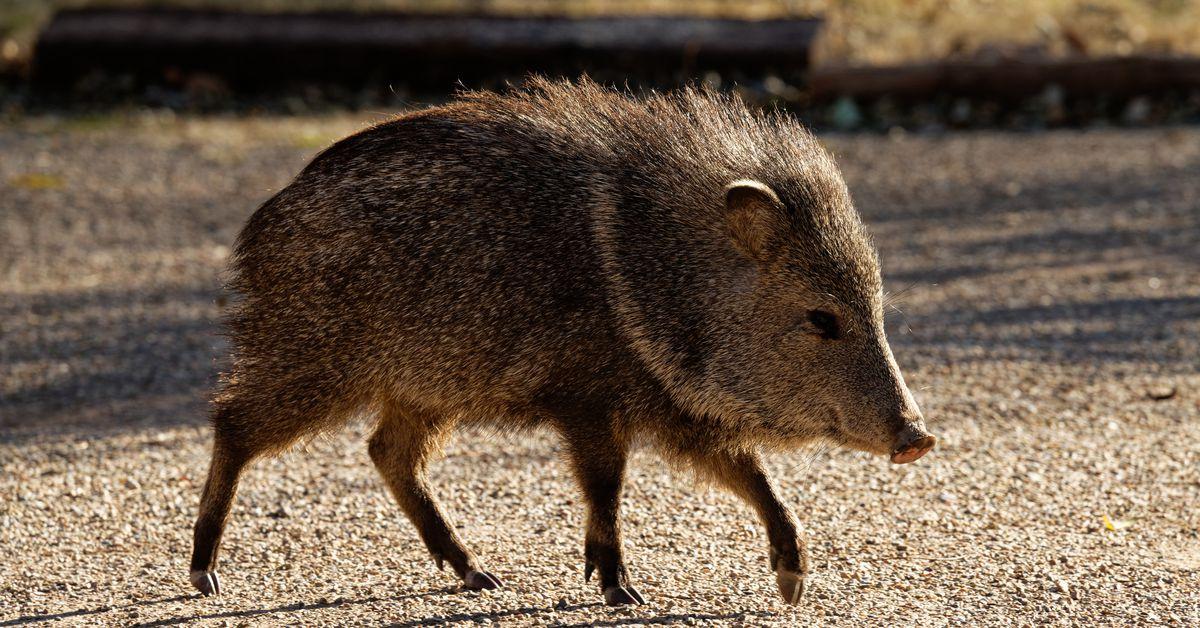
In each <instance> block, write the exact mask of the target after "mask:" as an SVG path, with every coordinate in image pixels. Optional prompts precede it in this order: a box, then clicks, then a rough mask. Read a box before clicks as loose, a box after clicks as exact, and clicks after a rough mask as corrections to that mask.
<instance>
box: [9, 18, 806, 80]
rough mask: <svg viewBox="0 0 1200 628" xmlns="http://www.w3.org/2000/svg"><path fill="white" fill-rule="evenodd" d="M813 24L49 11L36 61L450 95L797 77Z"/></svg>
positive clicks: (45, 76) (43, 75)
mask: <svg viewBox="0 0 1200 628" xmlns="http://www.w3.org/2000/svg"><path fill="white" fill-rule="evenodd" d="M819 25H820V21H819V20H817V19H788V20H761V21H748V20H732V19H707V18H696V17H671V16H647V17H640V16H639V17H594V18H582V19H574V18H562V17H505V16H483V15H423V14H397V13H383V14H381V13H350V12H316V13H273V14H246V13H236V12H223V11H203V10H177V9H158V8H153V9H121V8H108V9H79V10H67V11H62V12H59V13H58V14H56V15H55V16H54V17H53V19H52V20H51V21H50V22H49V24H48V25H47V27H46V28H45V29H44V31H43V32H42V33H41V35H40V37H39V39H38V42H37V45H36V48H35V51H34V59H33V77H34V80H35V82H36V83H38V84H40V85H59V86H62V85H71V84H72V83H74V82H75V81H77V80H79V79H80V78H81V77H84V76H88V75H89V74H90V73H95V72H103V73H104V74H105V75H132V76H134V77H136V78H138V79H142V80H149V81H155V80H161V79H162V78H163V77H164V76H178V75H179V74H180V73H183V74H187V73H203V74H206V75H211V76H216V77H219V78H220V79H221V80H223V81H226V82H227V83H228V84H229V85H230V86H232V87H233V88H234V89H257V88H263V87H269V86H271V85H276V84H279V83H290V82H297V81H308V82H320V83H336V84H342V85H347V86H356V85H362V84H366V83H378V82H384V83H385V84H386V83H390V82H395V83H402V84H411V85H420V86H426V87H436V88H439V89H445V88H449V87H452V86H453V85H454V83H455V82H457V81H460V80H461V81H465V82H467V83H468V84H470V83H471V82H473V81H479V80H493V81H494V80H496V79H497V78H501V79H503V78H520V77H522V76H524V75H525V74H527V73H529V72H542V73H548V74H568V75H574V74H578V73H579V72H584V71H588V72H599V73H608V74H610V75H613V76H626V77H629V78H631V79H634V80H647V81H650V82H658V81H661V80H665V81H674V80H678V79H679V78H680V77H681V76H687V75H695V74H697V73H700V72H705V71H710V70H712V71H717V72H734V73H737V74H739V75H746V74H749V75H755V74H757V75H763V74H769V73H770V74H778V75H781V76H792V77H799V76H800V75H801V73H802V72H803V71H805V70H806V69H807V67H808V62H809V49H810V47H811V44H812V41H813V39H814V37H815V35H816V33H817V31H818V28H819Z"/></svg>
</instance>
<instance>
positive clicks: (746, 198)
mask: <svg viewBox="0 0 1200 628" xmlns="http://www.w3.org/2000/svg"><path fill="white" fill-rule="evenodd" d="M725 210H726V211H725V220H726V224H727V225H728V227H729V235H730V237H732V238H733V242H734V244H736V245H737V247H738V249H739V250H741V251H742V252H743V253H745V254H746V255H749V256H750V257H752V258H754V259H756V260H763V258H764V257H765V255H766V251H767V248H768V245H769V244H770V242H771V239H772V237H773V236H774V235H775V234H776V233H778V232H779V230H780V229H782V221H783V219H784V216H785V215H786V212H787V210H786V209H785V208H784V206H783V201H780V200H779V195H777V194H775V191H774V190H772V189H771V188H770V187H769V186H767V185H766V184H765V183H762V182H759V181H754V180H753V179H739V180H737V181H734V182H733V183H730V184H729V185H728V186H726V187H725Z"/></svg>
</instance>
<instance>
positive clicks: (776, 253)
mask: <svg viewBox="0 0 1200 628" xmlns="http://www.w3.org/2000/svg"><path fill="white" fill-rule="evenodd" d="M231 277H232V279H231V285H230V287H231V289H233V290H234V291H236V292H237V293H238V294H239V295H240V300H239V301H238V302H237V303H236V305H235V307H234V308H233V309H232V312H231V314H230V317H229V320H228V332H229V337H230V341H231V346H232V353H233V356H232V363H231V367H230V370H229V372H228V373H227V374H226V375H225V376H224V377H223V380H222V385H221V388H220V390H219V392H218V393H217V395H216V396H215V398H214V407H213V414H212V424H213V427H214V431H215V435H214V444H213V457H212V466H211V469H210V471H209V476H208V481H207V483H206V484H205V487H204V493H203V497H202V499H201V504H200V514H199V518H198V520H197V522H196V527H195V547H194V553H193V555H192V563H191V581H192V583H193V584H194V585H195V586H196V587H197V588H198V589H200V591H201V592H203V593H205V594H210V593H217V592H218V590H219V584H218V580H217V574H216V572H215V571H214V567H215V564H216V557H217V548H218V545H219V542H220V538H221V532H222V529H223V528H224V526H225V522H226V518H227V515H228V513H229V508H230V503H231V501H232V499H233V496H234V492H235V490H236V487H237V481H238V475H239V474H240V473H241V472H242V470H243V469H244V468H245V467H246V465H247V464H248V463H250V462H251V461H252V460H254V459H255V458H256V457H258V456H262V455H264V454H271V453H275V452H279V451H280V450H282V449H284V448H286V447H288V446H289V445H290V444H292V443H294V442H296V441H297V440H298V439H302V438H306V437H311V436H313V435H315V434H317V433H319V432H323V431H327V430H330V429H333V428H335V427H337V426H339V425H341V424H343V423H344V422H345V421H347V420H348V419H349V418H350V417H352V416H356V415H366V416H371V417H374V420H375V421H377V427H375V431H374V434H373V435H372V436H371V438H370V441H369V445H368V451H369V453H370V457H371V459H372V460H373V461H374V463H375V465H376V466H377V467H378V469H379V472H380V474H381V475H382V476H383V479H384V480H385V481H386V483H387V485H388V488H389V489H390V490H391V492H392V494H393V495H394V496H395V498H396V501H397V502H399V504H400V507H401V509H403V511H404V513H405V514H406V515H407V516H408V517H409V519H411V520H412V522H413V523H414V524H415V525H416V527H417V529H418V530H419V532H420V535H421V538H422V539H423V540H424V542H425V544H426V546H427V547H428V549H429V551H430V552H431V553H432V554H433V556H434V558H435V559H436V561H437V563H438V564H439V566H440V565H442V564H443V563H444V562H446V563H449V564H450V566H451V567H452V568H453V569H454V572H455V573H456V574H457V575H458V577H459V578H460V579H461V581H462V584H463V586H465V587H466V588H469V589H490V588H493V587H496V586H499V584H500V581H499V580H498V579H497V578H496V577H495V576H494V575H492V574H490V573H488V572H487V571H485V569H484V566H483V563H482V562H481V561H480V559H479V558H478V557H477V556H476V555H475V554H474V553H472V552H471V551H470V550H468V549H467V548H466V547H465V546H464V544H463V542H462V541H461V540H460V539H459V536H458V534H457V533H456V532H455V531H454V527H453V526H451V525H450V524H449V523H448V522H447V521H446V518H445V517H444V516H443V514H442V513H441V511H440V510H439V508H438V506H437V504H436V503H435V502H434V499H433V497H432V495H431V493H430V489H429V486H428V485H427V483H426V480H425V475H424V469H425V466H426V464H427V463H428V462H429V460H430V458H431V457H433V456H434V455H435V453H436V452H437V450H438V449H439V445H440V444H441V443H442V441H443V439H444V438H445V437H446V436H447V435H448V434H449V433H450V432H451V430H452V428H454V427H455V426H456V425H463V424H476V425H481V424H490V425H502V426H506V427H511V428H513V429H525V428H533V427H538V426H545V427H549V428H551V429H553V430H555V431H557V432H558V433H559V434H561V436H562V438H563V440H564V442H565V449H566V454H567V457H568V459H569V460H570V462H571V466H572V470H573V471H574V474H575V476H576V478H577V479H578V483H579V486H580V488H581V489H582V493H583V496H584V498H585V501H586V503H587V530H586V536H585V543H584V558H585V567H584V573H585V577H587V578H589V579H590V577H591V575H592V574H593V571H594V572H596V573H598V575H599V583H600V589H601V591H602V592H603V595H604V599H605V600H606V601H607V602H608V603H609V604H630V603H641V602H642V601H643V599H642V596H641V595H640V594H639V593H638V591H637V590H636V589H635V588H634V587H633V586H632V585H631V582H630V578H629V575H628V572H627V571H626V568H625V564H624V561H623V559H622V553H621V527H620V524H619V522H618V508H619V506H618V502H619V497H620V493H621V484H622V480H623V478H624V473H625V462H626V453H627V451H628V450H629V447H630V445H631V444H632V443H635V442H647V443H651V444H653V445H654V446H656V448H657V449H658V450H659V451H661V452H663V453H664V454H665V455H666V456H667V457H668V458H669V459H671V460H672V461H675V462H679V463H683V464H686V465H688V466H691V467H693V468H695V469H696V470H698V471H699V472H700V473H701V474H702V475H706V476H708V477H710V478H711V479H713V480H715V481H716V482H717V483H719V484H721V485H723V486H725V487H727V488H728V489H729V490H731V491H732V492H734V493H736V494H737V495H739V496H741V497H742V498H743V499H745V500H746V501H747V502H749V503H750V504H751V505H752V506H753V507H754V508H755V509H756V510H757V512H758V514H759V516H760V517H761V518H762V520H763V522H764V523H765V525H766V529H767V537H768V539H769V545H770V552H769V553H770V565H771V568H772V569H773V570H774V572H775V576H776V580H777V584H778V586H779V589H780V592H781V593H782V595H783V597H784V598H785V599H787V600H788V601H790V602H796V601H797V599H798V598H799V596H800V593H801V591H802V590H803V585H804V578H805V575H806V573H807V571H808V567H807V560H806V554H805V548H804V543H803V542H802V541H801V539H800V538H799V537H798V535H797V531H796V522H795V518H794V516H793V515H792V513H791V511H790V510H789V509H788V507H787V506H785V505H784V504H783V503H781V502H780V500H779V498H778V495H777V492H776V489H775V488H774V486H773V484H772V481H771V480H770V479H769V478H768V477H767V475H766V473H765V472H764V470H763V464H762V460H761V458H760V453H759V452H760V451H762V450H763V449H767V448H769V449H780V448H787V447H792V446H795V445H799V444H803V443H807V442H810V441H813V440H815V439H828V440H832V441H834V442H835V443H837V444H839V445H847V446H850V447H853V448H856V449H861V450H865V451H868V452H875V453H880V454H890V455H891V459H892V461H893V462H897V463H903V462H910V461H913V460H916V459H917V458H919V457H921V455H923V454H924V453H925V452H926V451H928V450H929V449H930V448H931V447H932V446H933V443H934V438H933V437H932V436H930V435H929V434H928V433H927V432H926V430H925V428H924V424H923V419H922V416H921V413H920V410H918V408H917V405H916V403H915V402H914V401H913V399H912V396H911V395H910V394H909V392H908V389H907V388H906V386H905V384H904V380H903V378H902V377H901V375H900V371H899V369H898V367H897V366H896V362H895V360H894V359H893V357H892V353H891V350H890V348H889V346H888V343H887V341H886V339H885V338H884V331H883V316H882V303H881V301H882V298H883V295H882V290H881V282H880V274H879V264H878V260H877V258H876V254H875V252H874V250H873V248H872V245H871V244H870V242H869V240H868V237H867V235H866V234H865V233H864V229H863V226H862V224H861V222H860V220H859V217H858V215H857V213H856V211H855V210H854V208H853V207H852V205H851V201H850V197H849V195H848V193H847V190H846V186H845V184H844V183H843V181H842V178H841V175H840V174H839V172H838V169H837V167H836V166H835V165H834V163H833V161H832V159H831V158H830V157H829V155H828V154H826V152H825V151H824V150H823V149H822V148H821V147H820V146H819V144H818V143H817V141H816V140H815V139H814V138H813V136H812V135H811V134H809V133H808V132H807V131H806V130H804V129H803V128H802V127H801V126H799V125H798V124H797V123H795V122H793V121H792V120H790V119H788V118H787V117H786V116H784V115H776V114H765V113H759V112H754V111H751V110H749V109H748V108H747V107H746V106H745V105H744V104H743V103H742V102H740V101H739V100H738V99H737V98H735V97H732V96H726V95H721V94H718V93H713V92H710V91H707V90H704V89H685V90H682V91H680V92H677V93H674V94H669V95H651V96H649V97H646V98H640V99H639V98H635V97H631V96H629V95H626V94H622V93H618V92H615V91H610V90H607V89H605V88H602V87H600V86H597V85H596V84H594V83H591V82H588V81H583V82H580V83H577V84H571V83H552V82H547V81H544V80H537V79H535V80H532V81H531V82H530V85H529V86H528V87H526V88H525V89H523V90H518V91H515V92H511V93H508V94H503V95H501V94H495V93H488V92H474V93H466V94H463V95H462V96H461V97H460V98H458V99H457V100H456V101H455V102H453V103H452V104H449V105H446V106H442V107H435V108H431V109H426V110H423V111H418V112H415V113H411V114H408V115H404V116H401V117H399V118H396V119H394V120H392V121H390V122H386V123H384V124H380V125H378V126H375V127H373V128H370V129H368V130H365V131H363V132H361V133H358V134H356V135H353V136H351V137H348V138H346V139H344V140H342V141H340V142H338V143H337V144H335V145H333V146H332V147H330V148H329V149H328V150H326V151H324V152H323V153H321V154H320V155H319V156H318V157H316V158H315V159H314V160H313V161H312V163H311V164H309V165H308V167H306V168H305V169H304V171H303V172H302V173H301V174H300V175H299V176H298V177H297V178H296V180H295V181H294V182H292V183H291V184H290V185H288V186H287V187H286V188H285V189H283V190H282V191H281V192H279V193H278V194H277V195H276V196H275V197H274V198H272V199H270V200H268V201H267V202H266V203H265V204H264V205H263V206H262V207H261V208H259V209H258V211H256V212H255V213H254V215H253V216H252V217H251V218H250V220H249V222H248V223H247V225H246V226H245V228H244V230H243V231H242V233H241V235H240V237H239V238H238V241H237V245H236V248H235V252H234V255H233V259H232V273H231Z"/></svg>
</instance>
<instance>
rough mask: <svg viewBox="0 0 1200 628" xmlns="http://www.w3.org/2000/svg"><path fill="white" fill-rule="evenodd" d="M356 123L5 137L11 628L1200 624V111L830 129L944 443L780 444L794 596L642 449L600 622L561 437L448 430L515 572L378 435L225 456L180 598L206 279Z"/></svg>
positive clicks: (215, 290)
mask: <svg viewBox="0 0 1200 628" xmlns="http://www.w3.org/2000/svg"><path fill="white" fill-rule="evenodd" d="M367 117H369V115H368V114H363V115H362V116H360V117H355V116H350V115H338V116H333V117H321V118H249V119H239V118H222V117H215V118H201V119H194V118H193V119H189V118H175V117H172V116H169V115H156V114H136V115H128V116H125V115H122V116H116V117H98V118H59V117H52V116H39V117H35V118H28V119H23V120H18V121H16V122H15V123H13V124H9V125H7V126H5V127H3V128H2V129H0V469H2V473H0V625H9V624H11V623H23V622H40V621H47V622H56V623H61V624H143V625H155V626H158V625H171V624H175V623H183V622H188V621H192V620H196V621H199V622H202V623H207V624H222V623H224V624H229V625H243V624H254V625H259V624H262V625H276V624H278V625H294V624H305V625H315V624H380V623H395V624H398V625H401V626H407V625H418V624H425V623H431V624H433V623H448V624H472V623H481V624H482V623H499V624H504V625H548V624H555V625H595V624H599V625H623V624H638V623H643V622H644V623H664V624H669V623H684V624H695V623H718V624H731V625H768V624H778V625H794V624H797V623H800V624H812V625H862V626H879V625H922V626H947V625H955V626H959V625H986V624H990V625H1043V624H1052V625H1068V624H1080V625H1130V624H1163V625H1175V626H1189V625H1190V626H1194V625H1198V624H1200V420H1198V417H1197V414H1198V404H1200V128H1167V129H1149V130H1094V131H1086V132H1053V133H1041V134H1004V133H970V134H950V135H940V136H915V135H903V134H896V135H891V136H829V137H825V138H824V140H825V141H826V143H827V144H828V145H829V146H830V147H831V148H832V149H833V150H834V151H835V152H836V153H837V155H838V156H839V159H840V161H841V163H842V165H843V167H844V169H845V173H846V177H847V179H848V181H849V184H850V187H851V189H852V191H853V192H854V194H855V197H856V199H857V202H858V204H859V207H860V209H861V210H862V213H863V214H864V216H865V218H866V220H867V221H868V223H869V225H870V227H871V230H872V231H873V232H874V234H875V236H876V239H877V242H878V245H879V248H880V250H881V255H882V259H883V263H884V272H885V278H886V283H887V287H888V289H889V290H891V291H893V292H896V293H902V295H901V298H900V303H899V305H898V307H899V309H900V310H902V311H903V313H900V312H893V313H891V314H889V333H890V335H891V338H892V342H893V348H894V350H895V353H896V355H897V357H898V359H899V361H900V363H901V366H902V367H903V368H904V370H905V373H906V376H907V379H908V382H909V384H910V386H911V387H912V388H913V390H914V393H915V395H916V396H917V398H918V400H919V401H920V402H921V404H922V406H923V408H924V410H925V413H926V416H927V417H928V420H929V425H930V427H931V429H932V430H933V431H934V432H935V433H937V434H938V435H939V436H940V437H941V443H940V445H939V447H938V448H937V449H936V450H935V451H934V452H932V453H931V454H930V455H928V456H926V457H925V458H924V459H922V460H921V461H919V462H917V463H915V464H912V465H906V466H893V465H889V464H888V462H887V461H886V460H884V459H881V458H872V457H869V456H866V455H864V454H859V453H852V452H841V451H835V452H828V453H814V452H797V453H796V454H794V455H773V456H772V458H771V466H772V467H773V468H774V471H775V475H776V477H777V478H778V480H779V483H780V485H781V488H782V491H783V493H784V495H785V496H786V499H787V501H789V502H790V503H792V504H794V505H795V508H796V510H797V512H798V514H799V516H800V519H801V520H802V521H803V524H804V527H805V529H806V532H805V533H806V535H807V538H808V542H809V548H810V551H811V554H812V567H813V574H814V575H813V578H812V580H811V582H810V587H809V591H808V593H807V594H806V597H805V599H804V601H803V603H802V604H801V605H800V606H799V607H789V606H786V605H785V604H783V602H782V600H780V599H777V598H778V595H777V593H776V591H775V585H774V581H773V578H772V576H771V574H770V572H769V571H768V568H767V558H766V541H765V538H764V533H763V531H762V530H761V528H760V526H759V524H758V523H757V521H756V520H755V517H754V516H753V514H752V512H751V511H750V509H749V508H747V507H746V506H744V505H742V504H740V503H739V502H738V501H736V500H735V499H734V498H732V497H730V496H727V495H726V494H724V493H721V492H719V491H717V490H715V489H710V488H708V487H705V486H702V485H698V484H696V482H695V481H694V480H693V479H692V478H691V476H690V475H689V474H688V473H687V472H686V471H672V470H670V469H668V468H667V467H666V466H665V465H664V464H663V463H662V462H660V461H659V460H658V458H656V457H655V456H654V455H653V453H652V452H648V451H647V452H642V453H640V454H639V455H638V456H637V457H636V459H635V461H634V464H633V466H632V469H631V472H630V478H629V483H628V487H627V491H626V494H625V498H624V516H623V522H624V525H625V531H626V535H627V536H626V546H627V547H626V549H627V554H628V557H629V560H630V568H631V570H632V572H633V577H634V581H635V582H636V584H637V586H638V587H639V588H640V590H641V591H642V593H644V594H645V596H646V598H647V599H648V600H649V604H647V605H646V606H642V607H637V608H624V609H617V610H613V609H609V608H606V607H604V606H603V605H601V604H600V598H599V595H598V592H597V591H596V590H594V584H593V585H585V584H584V582H583V556H582V515H583V513H582V506H581V504H580V501H579V499H578V498H577V497H576V494H575V492H574V490H573V488H572V486H571V484H570V481H569V477H568V475H567V471H566V469H565V468H564V466H563V465H562V464H560V461H559V460H558V458H559V445H558V444H557V443H556V442H555V441H554V440H553V439H552V438H550V437H549V436H546V435H541V436H532V437H523V438H516V437H512V436H509V435H504V434H500V435H482V434H476V433H467V434H462V435H461V436H460V437H459V438H458V439H456V440H455V441H454V442H453V443H452V444H451V446H450V447H449V448H448V451H447V455H446V457H445V459H444V460H443V461H441V462H440V463H438V464H436V465H435V467H434V468H433V473H432V477H433V481H434V484H435V486H436V487H437V490H438V492H439V494H440V497H441V499H442V501H443V504H444V506H445V507H446V508H447V509H448V510H449V511H450V512H451V513H452V515H453V517H454V518H455V519H456V521H457V523H458V524H459V526H460V528H461V532H462V534H463V535H464V537H465V538H466V539H467V540H468V542H469V544H470V545H471V546H472V547H473V548H474V549H476V550H477V551H478V553H480V555H481V556H482V557H483V559H484V560H485V562H486V564H487V566H488V567H489V568H490V569H491V570H492V571H494V572H495V573H497V574H498V575H499V576H500V577H501V578H503V579H504V581H505V583H506V587H505V588H504V589H502V590H499V591H495V592H485V593H463V592H459V591H458V590H457V589H456V587H455V582H454V579H453V578H452V577H451V574H449V573H443V572H439V571H437V569H436V568H435V566H434V564H433V561H432V560H431V559H430V558H429V557H428V555H427V554H426V552H425V550H424V548H423V547H422V545H421V543H420V541H419V540H418V538H417V536H416V533H415V531H414V529H413V527H412V526H411V525H409V523H408V522H407V521H405V520H404V519H403V517H402V516H401V515H400V514H399V511H398V509H397V508H396V507H395V506H394V505H393V504H392V502H391V500H390V498H389V497H388V495H387V494H386V492H385V490H384V488H383V486H382V484H381V483H380V481H379V480H378V479H377V478H376V476H375V472H374V470H373V469H372V467H371V465H370V462H369V461H368V459H367V455H366V450H365V445H364V440H365V439H364V437H365V433H366V431H367V429H368V428H367V426H365V425H357V426H354V427H352V428H350V429H348V430H347V431H345V432H343V433H341V434H337V435H333V436H330V437H328V438H323V439H319V440H317V441H315V442H312V443H310V444H308V445H307V446H306V447H304V448H303V449H302V450H297V451H293V452H290V453H287V454H285V455H284V456H282V457H279V458H276V459H270V460H265V461H262V462H260V463H259V464H257V465H256V466H255V467H254V468H253V470H251V471H250V472H248V473H247V474H246V475H245V477H244V480H243V482H242V488H241V492H240V494H239V497H238V500H237V503H236V505H235V507H234V511H233V515H232V520H231V524H230V526H229V529H228V532H227V535H226V539H225V543H224V553H223V557H222V562H221V566H220V571H221V574H222V577H223V587H224V595H223V596H221V597H218V598H209V599H203V598H200V597H198V596H197V595H195V594H194V593H193V592H192V590H191V588H190V586H189V585H188V583H187V578H186V575H187V560H188V556H189V552H190V544H191V526H192V521H193V517H194V515H195V511H196V504H197V500H198V497H199V493H200V485H201V482H202V480H203V477H204V473H205V471H206V466H207V462H208V448H209V435H208V431H207V429H206V426H205V401H204V397H205V394H206V391H207V390H208V388H209V387H210V385H211V384H212V383H213V381H214V379H215V375H216V372H217V370H218V368H219V365H220V356H221V352H222V349H221V347H222V340H221V338H220V336H219V335H218V333H217V332H218V326H217V320H218V317H219V314H220V310H221V303H222V302H223V299H222V298H221V297H220V296H219V295H220V290H219V285H220V284H219V275H220V273H221V269H222V265H223V263H224V261H225V258H226V256H227V254H228V252H229V246H230V244H231V242H232V241H233V238H234V237H235V235H236V233H237V230H238V229H239V228H240V226H241V224H242V222H243V221H244V220H245V219H246V218H247V217H248V216H249V214H250V213H251V212H252V211H253V210H254V208H255V207H256V206H257V204H258V203H260V202H261V201H263V200H264V199H266V198H267V197H268V196H269V195H270V194H271V193H272V191H274V190H277V189H279V188H280V187H281V186H283V185H284V184H286V183H287V181H288V180H289V178H290V177H291V176H293V175H294V174H295V173H296V172H298V170H299V169H300V168H301V167H302V166H303V165H304V163H305V162H306V161H307V160H308V159H309V158H310V157H311V156H312V155H313V154H314V152H315V151H316V150H318V149H319V148H320V147H321V146H322V145H323V144H325V143H326V142H327V141H328V140H329V139H331V138H334V137H337V136H340V135H342V134H345V133H348V132H351V131H353V130H355V129H356V128H358V127H359V126H361V124H362V123H363V121H364V120H365V119H366V118H367ZM1156 398H1157V399H1156ZM1106 521H1107V522H1110V523H1111V524H1112V525H1111V527H1112V528H1116V529H1115V530H1114V529H1109V527H1108V526H1107V525H1106V523H1105V522H1106Z"/></svg>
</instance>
